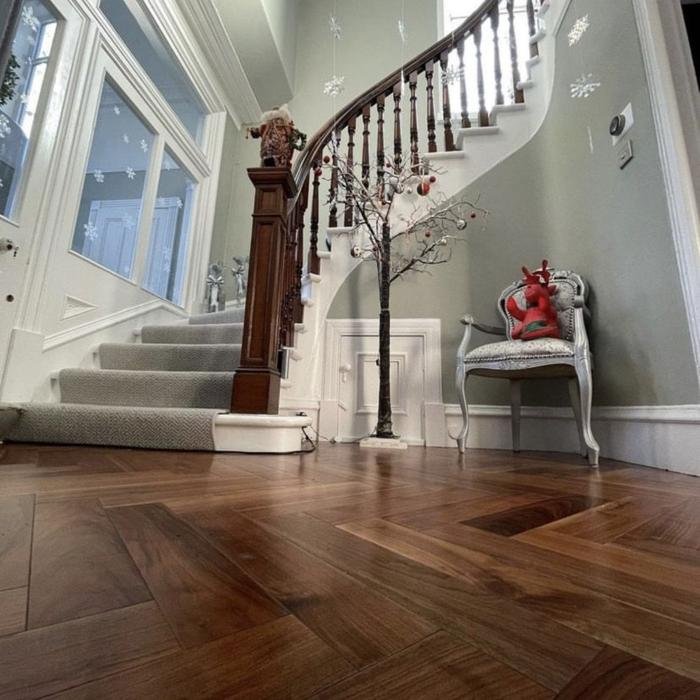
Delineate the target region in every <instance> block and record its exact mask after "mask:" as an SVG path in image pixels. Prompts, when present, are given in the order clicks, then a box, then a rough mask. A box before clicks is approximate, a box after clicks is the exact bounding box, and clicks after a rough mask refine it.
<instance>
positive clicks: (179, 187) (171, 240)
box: [143, 149, 196, 304]
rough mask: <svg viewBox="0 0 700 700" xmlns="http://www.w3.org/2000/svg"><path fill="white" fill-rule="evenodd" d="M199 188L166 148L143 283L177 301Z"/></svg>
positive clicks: (160, 294)
mask: <svg viewBox="0 0 700 700" xmlns="http://www.w3.org/2000/svg"><path fill="white" fill-rule="evenodd" d="M195 187H196V184H195V182H194V181H193V180H192V178H191V177H190V176H189V175H188V173H187V172H186V171H185V170H184V168H183V167H182V166H181V165H180V164H179V163H178V162H177V161H176V160H175V158H173V156H172V155H171V154H170V153H169V152H168V150H167V149H166V150H165V153H164V154H163V162H162V164H161V168H160V179H159V181H158V197H157V199H156V206H155V209H154V211H153V224H152V226H151V238H150V243H149V246H148V257H147V259H146V274H145V277H144V283H143V286H144V288H145V289H147V290H148V291H149V292H153V294H157V295H158V296H160V297H163V298H164V299H169V300H170V301H172V302H174V303H176V304H179V303H180V302H181V297H182V284H183V279H184V274H185V261H186V255H187V247H188V242H189V233H190V213H191V211H192V206H193V199H194V192H195Z"/></svg>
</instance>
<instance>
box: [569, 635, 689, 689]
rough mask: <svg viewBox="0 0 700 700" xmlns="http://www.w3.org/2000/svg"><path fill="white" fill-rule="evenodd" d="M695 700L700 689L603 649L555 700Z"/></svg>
mask: <svg viewBox="0 0 700 700" xmlns="http://www.w3.org/2000/svg"><path fill="white" fill-rule="evenodd" d="M589 698H606V699H609V700H639V698H649V699H650V700H652V699H653V700H691V698H692V699H694V700H697V698H700V685H698V684H697V683H696V682H695V681H692V680H690V679H689V678H684V677H683V676H678V675H676V674H675V673H671V672H670V671H667V670H666V669H665V668H661V667H660V666H655V665H654V664H650V663H647V662H646V661H643V660H642V659H638V658H637V657H635V656H631V655H629V654H626V653H625V652H622V651H619V650H618V649H612V648H610V647H608V648H606V649H604V650H603V651H602V652H600V654H599V655H598V656H597V657H596V658H595V659H594V660H593V661H592V662H591V663H590V664H589V665H588V666H586V668H585V669H583V671H581V673H580V674H579V675H578V676H576V678H574V679H573V680H572V681H571V683H569V685H567V686H566V688H564V690H562V691H561V693H559V695H557V700H588V699H589Z"/></svg>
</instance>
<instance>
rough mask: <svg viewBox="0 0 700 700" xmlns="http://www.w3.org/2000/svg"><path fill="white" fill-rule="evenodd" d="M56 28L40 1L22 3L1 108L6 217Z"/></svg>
mask: <svg viewBox="0 0 700 700" xmlns="http://www.w3.org/2000/svg"><path fill="white" fill-rule="evenodd" d="M57 26H58V22H57V18H56V16H55V15H54V14H53V12H52V11H51V9H50V8H49V6H48V5H46V4H45V3H44V2H42V0H25V2H24V3H23V5H22V14H21V18H20V22H19V25H18V27H17V31H16V32H15V36H14V40H13V42H12V56H13V57H14V60H15V62H16V63H15V68H14V70H15V73H16V75H17V81H16V83H15V87H14V90H13V92H12V96H11V97H10V98H9V99H7V101H6V102H5V104H2V105H0V214H3V215H4V216H7V217H9V216H11V215H12V213H13V210H14V208H15V204H16V201H17V195H18V192H19V185H20V182H21V179H22V172H23V169H24V166H25V163H26V160H27V154H28V152H29V145H30V140H31V138H32V132H33V130H34V120H35V118H36V111H37V109H38V106H39V98H40V96H41V91H42V87H43V85H44V81H45V78H46V69H47V67H48V63H49V58H50V56H51V48H52V47H53V44H54V38H55V36H56V27H57Z"/></svg>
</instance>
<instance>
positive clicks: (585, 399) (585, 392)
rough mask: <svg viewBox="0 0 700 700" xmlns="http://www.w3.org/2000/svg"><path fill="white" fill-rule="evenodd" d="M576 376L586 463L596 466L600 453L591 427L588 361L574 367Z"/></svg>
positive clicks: (591, 383)
mask: <svg viewBox="0 0 700 700" xmlns="http://www.w3.org/2000/svg"><path fill="white" fill-rule="evenodd" d="M576 374H577V376H578V388H579V394H580V395H581V404H580V405H581V430H582V431H583V440H584V442H585V443H586V447H587V448H588V464H590V466H591V467H597V466H598V455H599V454H600V446H599V445H598V443H597V441H596V439H595V437H593V430H592V429H591V405H592V403H593V379H592V377H591V368H590V365H589V364H588V363H584V364H583V365H578V366H577V367H576Z"/></svg>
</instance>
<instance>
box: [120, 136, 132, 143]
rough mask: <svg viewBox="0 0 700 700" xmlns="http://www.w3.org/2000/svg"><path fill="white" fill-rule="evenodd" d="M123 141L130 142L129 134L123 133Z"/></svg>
mask: <svg viewBox="0 0 700 700" xmlns="http://www.w3.org/2000/svg"><path fill="white" fill-rule="evenodd" d="M122 141H123V142H124V143H130V142H131V139H130V138H129V134H122Z"/></svg>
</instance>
